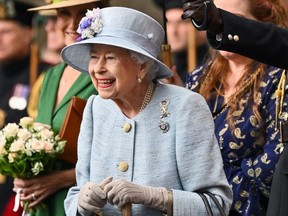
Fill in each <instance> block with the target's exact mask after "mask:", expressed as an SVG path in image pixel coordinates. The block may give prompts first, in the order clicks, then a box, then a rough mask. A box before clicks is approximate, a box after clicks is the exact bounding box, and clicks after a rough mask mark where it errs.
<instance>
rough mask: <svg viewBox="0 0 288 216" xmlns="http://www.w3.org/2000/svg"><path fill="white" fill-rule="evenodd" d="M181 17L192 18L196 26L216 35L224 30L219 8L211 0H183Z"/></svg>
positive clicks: (200, 29)
mask: <svg viewBox="0 0 288 216" xmlns="http://www.w3.org/2000/svg"><path fill="white" fill-rule="evenodd" d="M181 18H182V19H187V18H190V19H191V21H192V24H193V25H194V27H195V28H196V29H197V30H199V31H203V30H207V31H208V32H210V33H212V34H215V35H216V34H219V33H221V32H222V31H223V23H222V18H221V16H220V14H219V10H218V9H217V7H216V6H215V5H214V3H213V2H212V1H211V0H183V14H182V16H181Z"/></svg>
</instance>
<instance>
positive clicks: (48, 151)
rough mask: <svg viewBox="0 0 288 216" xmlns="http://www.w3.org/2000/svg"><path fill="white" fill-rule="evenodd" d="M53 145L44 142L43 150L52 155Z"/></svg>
mask: <svg viewBox="0 0 288 216" xmlns="http://www.w3.org/2000/svg"><path fill="white" fill-rule="evenodd" d="M53 146H54V145H53V144H52V143H51V142H48V141H44V150H45V152H46V153H52V152H53Z"/></svg>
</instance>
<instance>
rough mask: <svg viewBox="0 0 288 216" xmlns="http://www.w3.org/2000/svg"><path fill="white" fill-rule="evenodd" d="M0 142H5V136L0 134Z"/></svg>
mask: <svg viewBox="0 0 288 216" xmlns="http://www.w3.org/2000/svg"><path fill="white" fill-rule="evenodd" d="M0 144H3V145H4V144H6V138H5V136H4V135H2V134H1V135H0Z"/></svg>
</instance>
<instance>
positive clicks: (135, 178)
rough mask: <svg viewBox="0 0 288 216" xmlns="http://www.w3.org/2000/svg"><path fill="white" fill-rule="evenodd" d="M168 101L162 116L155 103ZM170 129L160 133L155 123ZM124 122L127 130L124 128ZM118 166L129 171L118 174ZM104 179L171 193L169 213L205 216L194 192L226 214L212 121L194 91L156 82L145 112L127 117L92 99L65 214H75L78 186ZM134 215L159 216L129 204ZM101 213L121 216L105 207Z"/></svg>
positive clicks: (109, 104) (228, 202)
mask: <svg viewBox="0 0 288 216" xmlns="http://www.w3.org/2000/svg"><path fill="white" fill-rule="evenodd" d="M164 100H167V101H168V102H169V104H168V113H169V114H170V115H169V116H167V117H164V118H161V119H160V116H161V109H160V105H159V104H160V102H161V101H164ZM161 120H162V121H163V122H164V123H168V124H169V126H170V128H169V130H168V131H167V132H166V133H164V132H163V131H162V130H160V128H159V123H160V121H161ZM125 123H129V124H130V125H131V126H132V127H131V129H130V131H129V132H125V131H124V130H123V125H124V124H125ZM121 162H124V163H127V164H128V170H127V171H125V172H123V171H121V166H119V165H120V164H121ZM108 176H113V177H114V179H118V178H124V179H126V180H128V181H132V182H134V183H136V184H139V185H146V186H154V187H166V188H167V189H172V190H173V211H174V212H173V214H174V215H195V216H201V215H207V213H206V210H205V207H204V204H203V202H202V200H201V198H200V197H199V195H198V194H196V193H194V192H193V191H196V190H200V189H202V190H209V191H212V192H213V193H215V194H217V195H219V197H221V198H222V200H223V205H224V207H225V209H226V212H228V211H229V208H230V205H231V201H232V193H231V190H230V188H229V186H228V183H227V180H226V177H225V174H224V171H223V163H222V157H221V154H220V150H219V146H218V143H217V141H216V139H215V136H214V122H213V119H212V116H211V113H210V111H209V108H208V106H207V104H206V101H205V100H204V99H203V98H202V97H201V96H200V95H198V94H197V93H193V92H191V91H189V90H187V89H185V88H182V87H177V86H174V85H166V84H161V83H157V86H156V89H155V92H154V94H153V97H152V99H151V101H150V103H149V104H148V105H147V106H146V108H145V109H144V110H143V111H142V112H140V113H139V114H138V115H137V116H135V117H134V118H132V119H129V118H127V117H126V116H125V115H124V114H123V113H122V112H121V111H120V109H119V107H118V106H117V105H116V104H115V103H114V102H113V101H112V100H107V99H102V98H101V97H100V96H91V97H90V98H89V99H88V102H87V105H86V107H85V111H84V115H83V121H82V124H81V131H80V135H79V140H78V162H77V165H76V177H77V186H74V187H72V188H71V189H70V190H69V193H68V195H67V198H66V200H65V210H66V214H67V215H68V216H73V215H76V213H77V199H78V193H79V190H80V187H81V186H82V185H83V184H85V183H86V182H88V181H92V182H96V183H98V184H99V183H100V182H102V181H103V179H105V178H106V177H108ZM132 208H133V210H132V211H133V215H149V216H151V215H152V216H154V215H155V216H156V215H159V216H160V215H161V216H162V215H163V212H161V211H159V210H155V209H151V208H148V207H146V206H143V205H135V204H134V205H133V207H132ZM102 210H103V215H110V216H111V215H121V211H120V210H119V209H118V208H117V207H116V206H111V205H110V204H107V205H106V206H105V207H104V208H103V209H102Z"/></svg>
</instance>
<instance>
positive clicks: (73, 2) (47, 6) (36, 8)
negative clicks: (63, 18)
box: [28, 0, 101, 11]
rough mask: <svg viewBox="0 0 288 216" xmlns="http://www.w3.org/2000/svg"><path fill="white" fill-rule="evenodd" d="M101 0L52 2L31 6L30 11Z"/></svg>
mask: <svg viewBox="0 0 288 216" xmlns="http://www.w3.org/2000/svg"><path fill="white" fill-rule="evenodd" d="M98 1H101V0H78V1H62V2H59V3H52V4H48V5H45V6H40V7H35V8H30V9H28V11H39V10H50V9H57V8H65V7H72V6H76V5H82V4H88V3H92V2H98Z"/></svg>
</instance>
